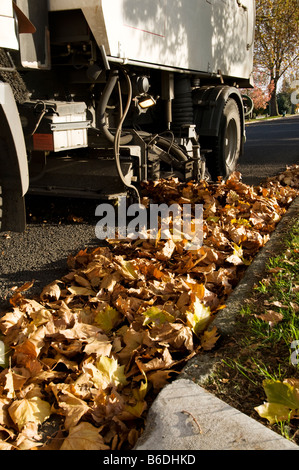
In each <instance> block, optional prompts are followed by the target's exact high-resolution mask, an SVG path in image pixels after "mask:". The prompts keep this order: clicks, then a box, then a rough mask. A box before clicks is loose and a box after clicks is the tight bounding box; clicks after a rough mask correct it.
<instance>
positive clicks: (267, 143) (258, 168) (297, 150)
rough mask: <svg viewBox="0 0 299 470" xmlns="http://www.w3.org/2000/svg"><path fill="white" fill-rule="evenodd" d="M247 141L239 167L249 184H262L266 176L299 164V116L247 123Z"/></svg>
mask: <svg viewBox="0 0 299 470" xmlns="http://www.w3.org/2000/svg"><path fill="white" fill-rule="evenodd" d="M246 135H247V142H246V145H245V152H244V155H243V157H242V158H241V159H240V164H239V166H238V170H239V171H240V172H241V173H242V176H243V181H244V183H246V184H250V185H251V184H253V185H256V184H259V183H260V181H261V180H263V179H264V178H267V177H270V176H274V175H276V174H277V173H279V172H280V171H283V170H285V168H286V166H287V165H292V164H294V163H297V164H298V163H299V115H296V116H290V117H285V118H281V119H275V120H270V121H264V122H258V123H257V124H256V123H250V124H248V125H247V126H246Z"/></svg>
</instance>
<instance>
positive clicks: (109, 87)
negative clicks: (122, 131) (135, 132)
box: [98, 70, 133, 145]
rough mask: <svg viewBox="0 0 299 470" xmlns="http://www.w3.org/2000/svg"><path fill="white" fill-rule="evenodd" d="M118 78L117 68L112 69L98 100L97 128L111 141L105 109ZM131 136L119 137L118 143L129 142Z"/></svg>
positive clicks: (113, 137) (112, 140)
mask: <svg viewBox="0 0 299 470" xmlns="http://www.w3.org/2000/svg"><path fill="white" fill-rule="evenodd" d="M118 80H119V73H118V70H112V72H111V73H110V76H109V78H108V82H107V84H106V86H105V88H104V91H103V93H102V96H101V99H100V102H99V111H98V113H99V124H98V127H99V130H100V131H101V132H102V133H103V134H104V136H105V137H106V139H107V140H108V141H109V142H111V143H113V144H114V142H115V136H114V135H113V134H112V133H111V132H110V130H109V128H108V126H107V122H106V109H107V106H108V102H109V99H110V97H111V95H112V92H113V90H114V88H115V86H116V84H117V82H118ZM132 138H133V136H132V135H126V136H123V137H120V142H119V144H120V145H127V144H128V143H129V142H131V140H132Z"/></svg>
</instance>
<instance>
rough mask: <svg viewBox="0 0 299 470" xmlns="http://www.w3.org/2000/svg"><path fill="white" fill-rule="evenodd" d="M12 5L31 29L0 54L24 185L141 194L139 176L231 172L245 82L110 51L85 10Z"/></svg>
mask: <svg viewBox="0 0 299 470" xmlns="http://www.w3.org/2000/svg"><path fill="white" fill-rule="evenodd" d="M51 3H52V4H54V5H55V2H50V4H51ZM66 3H67V2H66ZM75 3H76V2H75ZM90 3H94V2H90ZM17 5H18V6H19V7H20V8H21V10H22V11H24V12H25V14H26V15H27V16H29V19H30V21H31V23H30V24H33V25H35V26H36V32H35V33H34V34H32V31H31V32H30V33H29V34H20V36H19V37H20V50H19V51H12V50H10V51H9V50H7V49H5V50H4V49H3V50H2V51H1V57H0V59H1V64H0V65H1V67H0V80H2V81H3V82H6V84H7V82H8V83H9V84H10V86H11V87H12V90H13V93H14V96H15V100H16V102H17V104H18V111H19V115H20V120H21V124H22V129H23V134H24V141H25V144H26V151H27V159H28V171H29V192H31V193H34V194H55V195H62V196H63V195H66V196H80V197H87V198H96V199H104V198H108V199H110V198H117V197H118V196H120V195H123V194H128V195H129V196H131V197H133V198H135V199H139V198H140V193H139V190H140V185H141V184H142V182H144V181H148V180H158V179H160V178H167V177H172V176H175V177H177V178H179V180H182V181H188V180H200V179H207V178H212V179H213V180H216V179H217V177H219V176H221V177H224V178H226V177H228V176H229V175H230V174H231V172H232V171H233V170H234V169H235V166H236V163H237V161H238V158H239V156H240V155H241V153H242V147H243V144H244V141H245V131H244V107H243V99H242V96H241V94H240V92H239V90H238V87H239V86H242V85H243V84H245V83H248V80H246V79H245V80H244V79H239V80H238V79H236V78H235V77H233V76H228V75H226V76H223V74H222V73H221V71H220V70H218V71H217V72H211V71H197V70H190V69H185V68H180V67H173V66H168V65H163V64H158V63H157V64H155V63H147V62H144V63H143V62H141V61H140V60H139V61H138V60H132V59H122V58H120V57H115V56H111V55H108V54H107V51H106V48H105V45H104V44H100V45H99V44H98V41H97V37H96V33H95V35H94V32H93V31H92V30H91V28H90V25H89V24H88V22H87V20H86V17H85V16H84V14H83V8H82V10H81V9H80V8H75V9H70V8H68V9H65V10H63V9H60V8H59V9H58V10H56V9H55V8H54V7H53V8H50V10H51V11H49V5H48V2H47V1H42V2H40V3H39V5H37V4H36V2H33V1H31V0H18V1H17ZM18 21H19V23H20V22H21V21H23V18H21V17H20V16H19V17H18ZM22 25H23V24H21V26H22ZM26 27H27V29H28V25H27V26H26V24H25V26H24V25H23V28H25V31H24V32H27V31H26ZM29 29H30V27H29ZM28 32H29V31H28ZM12 76H13V77H14V78H13V80H12V79H11V77H12ZM3 154H4V153H3ZM2 158H3V157H2ZM2 180H3V182H2V186H3V187H4V186H7V183H6V175H5V171H4V175H3V176H2ZM8 206H9V204H8ZM8 206H7V207H8ZM3 207H4V212H5V204H3ZM4 219H5V218H4ZM11 226H12V227H13V226H14V223H13V222H12V223H11V224H2V229H5V227H6V229H11ZM12 229H14V228H12Z"/></svg>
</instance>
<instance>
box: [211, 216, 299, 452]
mask: <svg viewBox="0 0 299 470" xmlns="http://www.w3.org/2000/svg"><path fill="white" fill-rule="evenodd" d="M298 253H299V221H298V220H295V221H294V223H293V225H292V228H291V230H290V232H289V233H288V235H287V236H286V239H285V240H284V243H283V248H282V249H281V252H279V253H278V254H277V256H275V257H273V258H271V259H270V260H269V262H268V266H267V270H266V275H265V276H264V278H263V279H262V281H261V282H259V283H258V284H257V285H256V286H255V288H254V292H253V296H252V298H251V299H250V300H248V301H247V302H246V304H245V305H244V306H243V308H242V309H241V311H240V315H239V318H238V326H237V328H236V332H235V334H234V338H233V339H231V340H230V342H229V344H226V345H224V346H223V348H222V351H219V355H220V357H222V361H221V365H220V366H219V367H218V369H217V371H216V372H215V374H214V375H213V377H212V379H210V381H209V383H208V384H206V387H207V388H208V389H209V390H210V391H212V392H213V393H215V394H216V395H217V396H218V397H219V398H221V399H222V400H224V401H226V402H228V403H229V404H230V405H231V406H233V407H235V408H237V409H240V411H242V412H243V413H246V414H247V415H249V416H251V417H253V418H255V419H256V420H258V421H261V422H262V423H263V424H265V425H266V426H268V427H270V428H271V429H273V430H274V431H276V432H278V433H279V434H281V435H283V436H284V437H286V438H287V439H292V440H293V441H294V442H296V444H298V445H299V428H298V423H299V420H298V419H297V420H296V419H287V420H285V421H279V422H276V423H274V424H271V425H270V424H269V423H268V422H267V420H265V419H263V418H261V417H260V416H259V415H258V413H257V411H255V409H254V408H255V407H258V406H260V405H262V404H263V403H264V402H265V401H267V400H266V396H265V391H264V388H263V381H264V380H272V381H281V382H282V381H283V380H285V379H290V378H294V379H298V380H299V365H298V364H294V363H293V362H294V361H292V360H291V357H292V356H291V355H292V353H293V352H294V349H292V347H291V345H292V342H293V341H296V340H299V274H298V273H299V256H298ZM269 314H270V315H271V319H272V320H273V322H274V323H269V321H268V320H269V317H268V315H269ZM263 315H266V317H263V318H261V317H260V316H263ZM298 359H299V357H298ZM296 362H297V361H296Z"/></svg>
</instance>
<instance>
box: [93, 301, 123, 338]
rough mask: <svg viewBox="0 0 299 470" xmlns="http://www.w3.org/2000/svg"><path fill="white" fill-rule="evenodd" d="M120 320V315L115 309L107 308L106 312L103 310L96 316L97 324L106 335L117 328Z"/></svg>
mask: <svg viewBox="0 0 299 470" xmlns="http://www.w3.org/2000/svg"><path fill="white" fill-rule="evenodd" d="M120 318H121V317H120V314H119V312H118V311H117V310H115V308H112V307H106V308H105V310H101V311H100V312H98V313H97V314H96V316H95V323H96V325H97V326H99V327H100V328H101V329H102V330H103V331H105V333H109V331H111V330H112V329H113V328H114V327H115V326H116V324H117V323H118V321H119V319H120Z"/></svg>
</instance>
